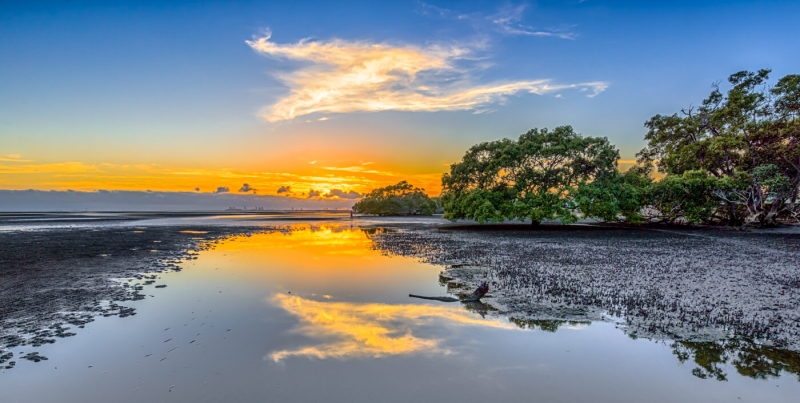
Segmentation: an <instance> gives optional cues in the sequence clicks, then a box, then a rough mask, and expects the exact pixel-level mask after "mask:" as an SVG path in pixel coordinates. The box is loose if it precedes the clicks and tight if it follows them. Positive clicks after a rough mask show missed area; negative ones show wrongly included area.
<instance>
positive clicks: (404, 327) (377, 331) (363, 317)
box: [264, 294, 515, 362]
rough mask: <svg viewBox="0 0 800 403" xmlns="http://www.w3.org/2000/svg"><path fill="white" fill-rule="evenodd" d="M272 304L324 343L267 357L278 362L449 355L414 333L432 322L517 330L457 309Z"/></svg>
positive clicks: (279, 299) (295, 300)
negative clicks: (432, 354)
mask: <svg viewBox="0 0 800 403" xmlns="http://www.w3.org/2000/svg"><path fill="white" fill-rule="evenodd" d="M271 302H272V303H274V304H275V305H277V306H279V307H281V308H283V309H285V310H286V311H287V312H289V313H291V314H292V315H295V316H297V317H298V318H299V320H300V324H299V325H298V327H297V329H296V330H297V331H298V332H299V333H301V334H302V335H304V336H306V337H311V338H315V339H320V340H321V341H320V343H319V344H317V345H315V346H308V347H301V348H298V349H294V350H280V351H275V352H272V353H270V354H268V355H267V356H265V357H264V358H265V359H271V360H273V361H275V362H280V361H282V360H283V359H285V358H287V357H292V356H305V357H314V358H319V359H325V358H340V359H343V358H357V357H383V356H388V355H399V354H411V353H416V352H423V351H425V352H437V353H443V354H447V353H449V352H450V351H448V350H447V349H446V348H443V347H441V346H440V342H441V341H440V340H437V339H428V338H422V337H417V336H415V335H414V334H413V330H414V328H415V327H419V326H421V325H423V324H426V323H428V322H430V321H433V320H436V321H442V322H445V323H446V324H449V325H472V326H490V327H497V328H504V329H515V326H514V325H512V324H510V323H504V322H499V321H494V320H482V319H480V318H478V317H476V316H475V315H474V314H470V313H469V312H467V311H465V310H463V309H462V308H461V307H459V306H453V307H445V306H432V305H410V304H409V305H387V304H370V303H352V302H327V301H314V300H309V299H304V298H301V297H298V296H293V295H287V294H279V295H276V296H275V297H274V298H272V300H271Z"/></svg>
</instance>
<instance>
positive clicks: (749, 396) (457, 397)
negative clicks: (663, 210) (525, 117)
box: [0, 223, 800, 403]
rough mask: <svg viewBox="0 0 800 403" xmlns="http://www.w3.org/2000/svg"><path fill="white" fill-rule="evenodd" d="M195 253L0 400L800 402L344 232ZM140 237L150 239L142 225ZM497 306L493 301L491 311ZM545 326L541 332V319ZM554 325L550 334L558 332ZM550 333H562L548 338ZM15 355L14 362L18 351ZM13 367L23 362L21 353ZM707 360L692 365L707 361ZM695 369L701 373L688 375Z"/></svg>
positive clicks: (777, 385) (310, 228)
mask: <svg viewBox="0 0 800 403" xmlns="http://www.w3.org/2000/svg"><path fill="white" fill-rule="evenodd" d="M287 228H290V229H291V230H290V231H284V232H282V233H281V232H273V233H266V234H258V235H253V236H251V237H237V238H233V239H230V240H227V241H225V242H224V243H221V244H220V245H218V246H217V247H216V248H215V249H213V250H207V251H203V252H201V253H200V254H199V255H198V258H197V259H196V260H189V261H187V262H185V263H184V264H183V266H184V268H185V270H183V271H182V272H180V273H165V274H161V275H160V276H161V279H160V280H159V281H157V282H156V284H167V285H168V287H167V288H164V289H154V288H153V287H154V285H151V286H146V287H145V291H146V292H147V294H148V295H155V298H147V299H145V300H142V301H136V302H127V303H126V304H125V305H128V306H133V307H135V308H136V309H137V313H138V314H137V315H135V316H133V317H128V318H117V317H110V318H100V319H98V320H97V321H95V322H93V323H90V324H89V325H87V327H86V329H78V331H77V333H78V335H77V336H76V337H70V338H67V339H61V340H59V341H58V342H57V343H55V344H52V345H45V346H42V347H38V348H32V347H25V348H21V349H20V350H21V351H22V352H25V353H27V352H30V351H38V352H39V353H40V354H42V355H44V356H47V357H49V360H47V361H43V362H40V363H31V362H27V361H25V360H18V364H17V367H16V368H15V369H13V370H8V371H4V372H3V373H2V374H0V401H2V402H143V401H159V402H161V401H165V402H168V401H176V402H185V401H192V402H254V401H288V402H313V401H325V402H404V403H407V402H430V401H458V402H487V401H496V402H510V401H514V402H522V401H526V402H527V401H531V402H645V401H646V402H712V401H718V402H739V401H758V402H797V401H798V400H797V399H798V396H800V382H798V377H797V375H796V374H791V373H788V374H787V373H785V372H781V371H777V372H776V375H778V376H762V378H763V379H753V378H750V377H746V376H742V375H740V374H739V373H738V372H737V368H736V367H735V366H733V365H732V364H717V365H715V366H714V368H715V370H719V371H720V372H721V373H723V374H724V375H725V378H726V379H727V380H725V381H719V380H717V379H715V378H714V377H713V376H711V377H707V379H702V378H700V377H699V376H697V375H702V368H701V373H698V372H697V371H698V369H697V367H698V365H697V364H696V363H695V362H694V361H693V360H692V359H689V360H686V361H685V362H683V363H682V362H681V361H680V360H678V358H677V356H676V354H675V351H673V350H674V349H673V347H672V346H671V345H670V344H671V343H668V342H667V343H664V342H653V341H648V340H642V339H639V340H633V339H631V338H629V337H627V336H626V335H625V334H624V333H623V332H622V331H620V330H619V329H616V328H615V326H614V324H611V323H592V324H553V323H549V324H545V326H544V328H545V329H546V330H542V329H541V326H540V327H539V328H537V326H525V328H522V327H520V326H518V325H517V324H514V323H512V322H510V321H509V320H508V319H507V318H504V317H497V316H493V315H491V314H486V312H485V311H484V308H485V307H481V306H469V305H462V304H459V303H455V304H453V303H449V304H448V303H441V302H436V301H423V300H415V299H410V298H408V294H409V293H414V294H422V295H434V296H438V295H445V294H446V290H445V288H444V287H443V286H442V285H440V284H439V276H438V274H439V272H440V271H441V269H442V268H441V267H436V266H430V265H426V264H421V263H418V262H416V261H415V260H412V259H407V258H398V257H391V258H390V257H386V256H383V255H382V254H381V253H380V252H379V251H375V250H372V243H371V241H370V240H369V238H368V237H367V234H366V232H365V231H363V230H361V229H358V228H352V227H351V226H350V225H349V224H337V223H322V224H307V223H306V224H293V225H291V226H289V227H287ZM144 231H146V229H144ZM487 302H489V303H490V302H491V300H487ZM539 325H541V324H539ZM556 327H557V330H555V328H556ZM553 330H555V331H553ZM20 350H17V351H15V352H20ZM17 357H19V355H17ZM702 360H703V358H702V357H701V358H700V361H702ZM693 370H694V371H695V374H693V373H692V372H693Z"/></svg>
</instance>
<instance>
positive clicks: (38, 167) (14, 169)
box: [0, 160, 99, 174]
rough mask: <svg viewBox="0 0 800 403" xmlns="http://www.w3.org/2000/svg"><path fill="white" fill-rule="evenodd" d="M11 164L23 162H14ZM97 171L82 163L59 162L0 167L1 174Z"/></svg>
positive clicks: (91, 166) (93, 167) (95, 168)
mask: <svg viewBox="0 0 800 403" xmlns="http://www.w3.org/2000/svg"><path fill="white" fill-rule="evenodd" d="M13 162H24V161H20V160H14V161H13ZM97 171H99V169H98V168H97V167H96V166H94V165H87V164H84V163H82V162H59V163H53V164H21V165H0V173H2V174H41V173H61V174H68V173H80V172H97Z"/></svg>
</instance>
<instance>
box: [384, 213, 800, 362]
mask: <svg viewBox="0 0 800 403" xmlns="http://www.w3.org/2000/svg"><path fill="white" fill-rule="evenodd" d="M371 237H372V239H373V241H374V243H375V247H376V248H378V249H380V250H383V251H385V252H386V253H388V254H392V255H400V256H411V257H416V258H418V259H420V260H422V261H424V262H428V263H432V264H436V265H442V266H446V269H445V270H444V271H443V273H442V275H443V277H444V281H448V282H449V283H450V285H451V288H452V289H453V290H454V291H456V292H458V291H459V290H460V291H463V290H467V289H474V287H477V286H478V285H479V284H480V283H481V282H482V281H487V280H488V281H490V283H491V292H490V293H491V294H492V297H493V298H491V299H485V301H487V303H488V304H490V305H492V306H493V307H495V308H496V309H498V313H499V314H502V315H508V316H510V317H512V318H514V319H517V320H520V321H548V320H561V321H598V320H611V321H617V322H618V323H619V324H620V327H622V328H623V329H624V330H625V331H626V332H627V333H628V334H630V335H632V336H634V337H647V338H653V339H670V340H682V341H686V342H701V341H702V342H706V341H721V340H728V339H731V338H746V339H748V340H752V341H755V342H757V343H758V344H760V345H762V344H766V345H769V346H773V347H776V348H781V349H788V350H791V351H794V352H798V351H800V234H798V233H797V232H796V231H772V232H763V231H762V232H744V231H727V230H709V229H706V230H702V229H688V228H677V229H659V228H648V229H631V228H609V227H596V226H587V225H584V226H547V225H545V226H541V227H539V228H530V226H525V225H496V226H471V225H461V226H440V227H438V228H436V229H431V228H424V227H419V226H395V227H394V228H393V230H392V231H376V232H375V234H373V235H371Z"/></svg>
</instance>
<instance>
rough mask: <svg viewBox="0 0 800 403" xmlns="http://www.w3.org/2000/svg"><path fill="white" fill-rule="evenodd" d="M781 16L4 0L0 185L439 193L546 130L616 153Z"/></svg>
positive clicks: (693, 95) (684, 7) (670, 5)
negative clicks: (484, 147)
mask: <svg viewBox="0 0 800 403" xmlns="http://www.w3.org/2000/svg"><path fill="white" fill-rule="evenodd" d="M798 15H800V2H796V1H760V2H752V1H691V2H689V1H664V2H660V1H599V0H584V1H579V0H564V1H528V2H505V3H504V2H496V1H486V2H474V1H473V2H470V1H458V2H449V1H433V0H432V1H429V2H423V1H414V0H408V1H405V0H403V1H392V2H389V1H387V2H374V1H336V2H322V1H294V2H278V1H260V2H256V1H225V2H222V1H170V2H160V1H147V0H140V1H114V2H107V1H96V2H84V1H69V2H67V1H61V2H48V1H37V2H29V1H13V0H11V1H9V0H4V1H3V2H0V190H4V191H6V193H1V194H0V196H2V195H3V194H11V193H8V191H19V190H28V189H32V190H34V191H41V192H45V193H46V194H45V193H42V194H40V195H38V196H37V197H39V198H41V197H43V195H44V196H46V195H48V194H49V195H56V194H60V193H59V192H67V190H72V191H77V192H78V193H81V192H89V193H92V194H94V195H97V194H98V191H100V190H104V191H111V192H115V191H132V192H147V191H148V190H150V191H152V192H159V193H160V194H165V195H167V196H169V195H170V194H172V193H174V194H176V195H177V194H179V195H181V197H184V196H185V195H187V194H200V195H203V197H205V199H204V200H212V199H209V198H210V197H213V196H214V195H220V194H235V195H250V196H252V197H254V198H257V199H254V200H260V201H263V203H262V204H270V203H271V202H270V200H276V198H279V197H280V198H288V199H285V200H289V204H291V201H293V200H295V201H297V202H298V203H299V202H300V201H305V202H308V201H311V200H316V201H319V202H320V203H323V202H324V203H328V204H326V205H331V206H333V205H336V206H345V205H350V204H352V202H353V200H355V199H356V198H357V197H358V196H359V195H360V194H363V193H365V192H368V191H369V190H371V189H374V188H376V187H380V186H386V185H389V184H394V183H397V182H399V181H400V180H408V181H409V182H410V183H412V184H414V185H416V186H419V187H422V188H425V189H426V190H428V192H429V193H430V194H432V195H436V194H438V193H439V192H440V190H441V183H440V179H441V175H442V174H443V173H445V172H447V171H448V169H449V165H450V164H452V163H454V162H457V161H459V160H460V158H461V156H463V154H464V152H465V151H466V150H467V149H468V148H469V147H470V146H472V145H474V144H477V143H479V142H483V141H492V140H498V139H502V138H516V137H517V136H519V135H520V134H522V133H524V132H526V131H528V130H530V129H532V128H535V127H539V128H542V127H549V128H553V127H556V126H560V125H572V126H573V127H574V128H575V130H576V131H577V132H579V133H582V134H583V135H586V136H601V137H607V138H608V139H609V140H611V142H612V143H614V144H615V145H616V146H617V147H618V148H619V150H620V154H621V160H620V168H621V169H625V167H628V166H630V164H631V163H632V162H633V160H635V158H636V157H635V154H636V152H637V151H638V150H640V149H641V148H642V147H643V146H644V142H643V136H644V135H645V133H646V130H645V129H644V127H643V123H644V122H645V121H646V120H647V119H649V118H650V117H652V116H653V115H655V114H672V113H674V112H677V111H679V110H680V109H681V108H684V107H687V106H690V105H692V104H698V103H700V101H701V100H702V99H703V98H704V97H705V96H707V95H708V93H709V92H710V90H711V85H712V84H713V83H714V82H717V81H723V82H724V80H725V79H726V78H727V76H728V75H730V74H732V73H734V72H737V71H740V70H751V71H752V70H758V69H761V68H770V69H772V71H773V72H772V79H773V80H776V79H778V78H780V77H782V76H784V75H786V74H796V73H798V71H797V69H798V67H800V52H798V51H797V38H800V27H799V26H798V24H797V23H796V21H797V16H798ZM28 193H29V194H30V192H28ZM14 194H16V195H17V196H19V195H20V194H21V193H19V192H17V193H14ZM267 196H269V197H267ZM15 197H16V196H15ZM45 199H46V197H45ZM57 199H58V198H57V197H56V198H53V200H54V203H57V202H56V201H55V200H57ZM181 200H184V199H181ZM198 200H200V199H198ZM220 200H221V199H220ZM258 203H259V202H254V203H253V205H258ZM282 203H284V204H285V203H286V202H285V201H284V202H282ZM7 204H8V203H7ZM190 204H191V203H190ZM0 208H3V207H2V203H0ZM8 208H12V207H8Z"/></svg>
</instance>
